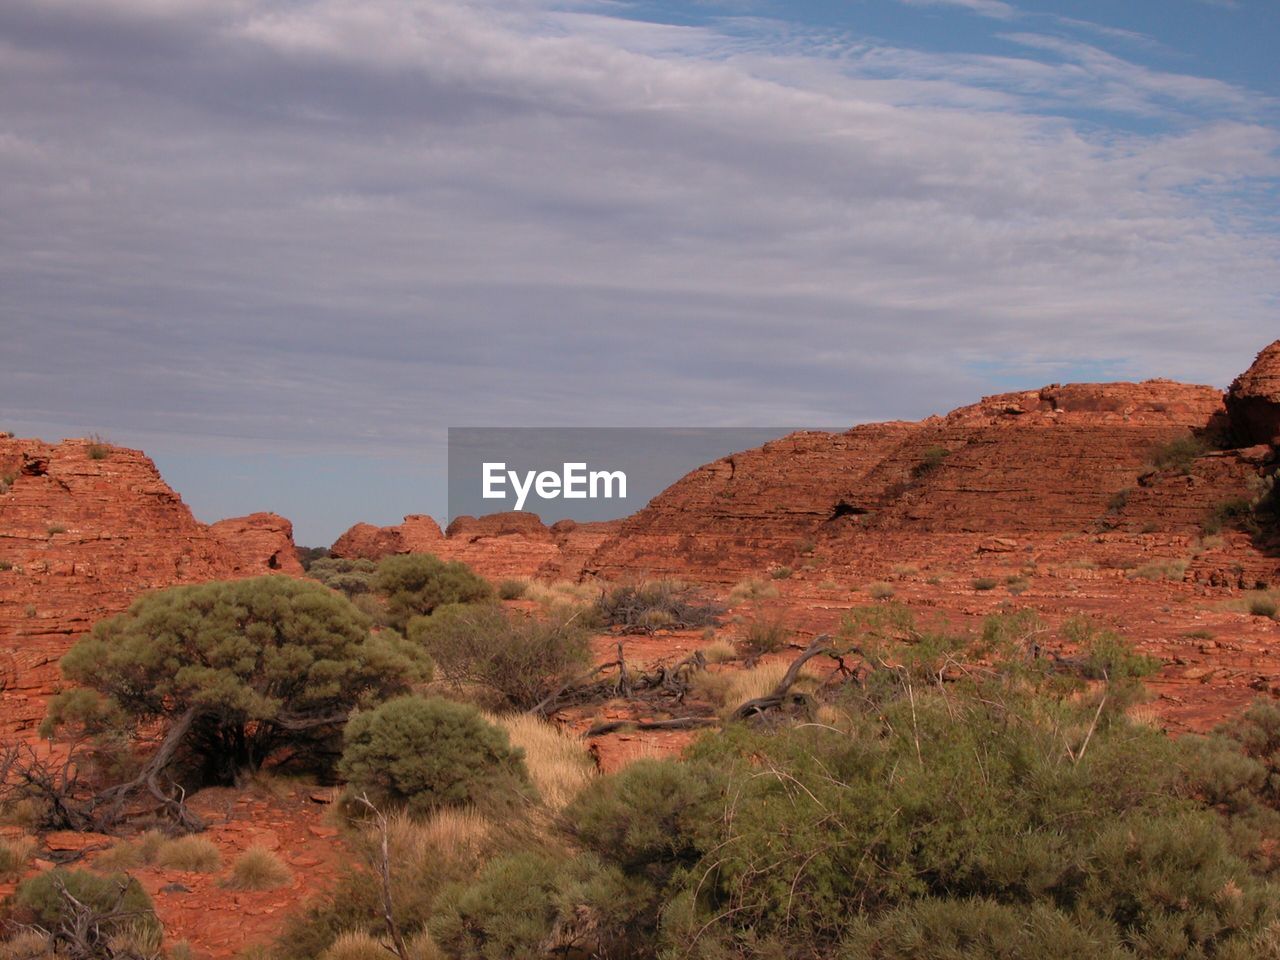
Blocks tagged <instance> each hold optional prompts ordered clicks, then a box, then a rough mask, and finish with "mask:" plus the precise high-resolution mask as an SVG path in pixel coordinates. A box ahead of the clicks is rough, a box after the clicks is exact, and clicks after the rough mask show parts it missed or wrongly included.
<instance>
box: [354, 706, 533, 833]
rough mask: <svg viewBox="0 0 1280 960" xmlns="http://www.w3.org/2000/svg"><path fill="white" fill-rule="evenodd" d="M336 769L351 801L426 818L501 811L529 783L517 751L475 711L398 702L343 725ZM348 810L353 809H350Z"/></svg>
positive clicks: (522, 795) (528, 789)
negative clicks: (441, 812) (444, 811)
mask: <svg viewBox="0 0 1280 960" xmlns="http://www.w3.org/2000/svg"><path fill="white" fill-rule="evenodd" d="M345 744H346V745H345V748H344V749H343V751H342V760H341V761H340V763H339V765H338V769H339V772H340V773H341V774H342V775H343V776H344V777H345V778H346V779H347V780H348V794H349V795H350V796H351V797H352V798H357V797H360V796H361V795H362V794H367V795H368V797H369V799H370V800H371V801H372V802H373V803H374V804H375V805H377V806H379V807H384V806H385V807H396V808H404V809H406V810H408V811H409V812H410V813H413V814H415V815H424V814H427V813H430V812H431V811H433V810H437V809H439V808H441V807H461V806H483V807H504V806H510V805H511V804H512V803H514V802H518V801H520V800H522V799H527V798H529V797H530V796H531V795H532V786H531V785H530V782H529V775H528V772H527V771H526V770H525V766H524V759H523V753H522V751H520V750H518V749H513V748H512V747H511V744H510V741H509V740H508V738H507V734H506V731H505V730H503V729H502V728H501V727H497V726H494V725H493V724H491V723H487V722H486V721H485V720H484V718H483V717H482V716H481V715H480V711H478V710H477V709H476V708H475V707H471V706H468V705H466V704H461V703H454V702H452V701H450V700H444V699H441V698H439V697H432V698H424V697H401V698H400V699H398V700H391V701H389V702H388V703H384V704H383V705H382V706H380V707H378V708H377V709H376V710H371V711H369V712H367V713H360V714H357V715H356V716H355V717H353V718H352V719H351V722H350V723H348V724H347V730H346V736H345ZM353 809H354V808H353Z"/></svg>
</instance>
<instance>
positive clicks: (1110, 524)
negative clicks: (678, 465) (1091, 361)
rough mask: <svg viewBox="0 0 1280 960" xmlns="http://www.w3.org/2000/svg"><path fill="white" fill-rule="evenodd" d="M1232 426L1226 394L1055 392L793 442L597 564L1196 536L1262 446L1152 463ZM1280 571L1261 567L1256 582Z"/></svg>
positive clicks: (740, 460) (694, 486) (600, 569)
mask: <svg viewBox="0 0 1280 960" xmlns="http://www.w3.org/2000/svg"><path fill="white" fill-rule="evenodd" d="M1225 427H1226V408H1225V407H1224V404H1223V396H1222V394H1221V392H1219V391H1218V390H1215V389H1214V388H1212V387H1207V386H1193V385H1186V384H1180V383H1174V382H1172V381H1167V380H1152V381H1146V382H1143V383H1137V384H1132V383H1104V384H1066V385H1053V386H1049V387H1045V388H1043V389H1041V390H1036V391H1024V392H1019V393H1008V394H1000V395H996V396H991V397H986V398H984V399H983V400H981V401H980V402H979V403H976V404H973V405H971V406H967V407H961V408H959V409H957V410H955V411H953V412H951V413H950V414H947V415H946V416H942V417H930V418H928V419H926V420H923V421H919V422H913V423H901V422H897V423H883V424H869V425H864V426H859V427H855V428H853V429H852V430H849V431H848V432H846V433H843V434H827V433H801V434H795V435H792V436H790V437H786V438H784V439H782V440H779V441H775V442H772V443H769V444H765V445H764V446H763V447H760V448H758V449H756V450H749V451H744V452H742V453H739V454H735V455H733V456H731V457H725V458H723V459H721V460H718V461H716V462H715V463H711V464H708V465H706V466H704V467H701V468H699V469H698V470H695V471H693V472H692V473H690V474H689V475H687V476H686V477H684V478H683V479H681V480H680V481H679V482H677V483H675V484H673V485H672V486H671V487H669V488H668V489H667V490H666V491H664V492H663V493H662V494H661V495H659V496H658V497H656V498H654V500H653V501H652V502H651V503H650V504H649V506H648V507H646V508H645V509H643V510H641V511H639V512H638V513H637V514H635V515H634V516H632V517H630V518H628V519H627V520H626V521H624V522H623V523H622V524H621V526H620V527H619V530H618V533H617V535H616V536H614V537H612V538H610V539H609V540H607V541H606V542H605V543H603V544H602V545H601V547H600V548H599V549H598V550H597V551H596V553H595V555H594V556H592V557H591V559H590V560H589V561H588V562H587V564H586V570H588V571H589V572H593V573H597V574H599V575H601V576H604V577H608V578H615V577H619V576H627V575H635V574H637V573H644V574H649V575H667V576H677V577H686V578H695V579H704V580H708V581H716V580H718V581H723V582H728V581H731V580H734V579H737V578H740V577H742V576H743V575H747V574H752V573H761V572H764V571H765V570H768V569H770V568H777V567H778V566H780V565H787V566H793V565H798V564H803V563H805V562H806V557H810V556H811V555H812V554H813V553H814V552H815V551H817V552H818V553H820V554H821V555H822V556H823V557H824V558H826V560H827V562H832V563H836V564H840V563H854V564H861V562H862V561H861V558H864V557H865V555H866V554H867V553H868V551H869V552H871V553H872V554H882V553H885V552H886V551H889V552H892V551H903V550H905V551H906V553H899V556H901V557H902V558H903V561H904V562H906V561H907V560H910V559H912V555H913V554H914V555H917V556H918V555H921V554H924V555H927V554H928V553H929V552H930V551H931V550H933V551H936V550H937V549H939V546H940V542H939V541H938V540H937V538H938V537H939V536H941V535H950V536H955V535H965V537H966V538H977V539H976V540H975V543H978V542H981V540H982V538H983V537H987V538H990V537H1005V538H1008V537H1011V536H1017V535H1035V534H1054V535H1060V534H1070V533H1089V532H1117V533H1121V534H1130V535H1134V536H1137V535H1149V534H1154V533H1165V534H1176V535H1179V536H1183V537H1185V536H1190V535H1193V534H1195V533H1198V532H1199V531H1200V530H1201V528H1202V527H1203V526H1205V525H1206V522H1207V520H1208V518H1210V517H1212V515H1213V514H1214V511H1215V510H1216V509H1218V508H1219V505H1222V504H1228V503H1233V502H1236V501H1240V500H1249V499H1251V498H1252V497H1254V496H1255V495H1256V490H1257V489H1258V484H1259V481H1260V478H1261V477H1262V475H1263V474H1264V473H1265V472H1266V470H1267V466H1266V462H1267V456H1265V451H1260V450H1259V449H1252V450H1250V449H1245V450H1228V451H1211V452H1208V453H1206V454H1205V455H1203V456H1200V457H1197V458H1195V459H1194V462H1193V463H1191V464H1190V465H1189V467H1188V468H1187V469H1186V470H1185V471H1184V470H1181V469H1166V470H1155V469H1153V467H1152V461H1153V459H1155V458H1156V455H1157V453H1158V452H1159V451H1160V450H1161V449H1162V448H1163V447H1165V446H1166V445H1167V444H1169V443H1170V442H1171V441H1176V440H1179V439H1185V438H1188V437H1190V436H1198V437H1202V438H1205V443H1206V444H1207V443H1208V442H1209V440H1210V439H1211V438H1215V437H1218V436H1220V435H1223V434H1224V433H1225ZM927 537H932V538H934V540H933V544H932V546H931V545H930V544H929V543H928V542H926V539H925V538H927ZM906 541H910V545H908V543H907V542H906ZM966 549H969V548H968V547H966ZM974 549H976V547H974ZM1274 567H1275V564H1274V562H1272V561H1265V562H1262V563H1260V564H1255V565H1253V566H1250V567H1249V571H1250V572H1249V577H1254V575H1255V574H1257V576H1256V577H1255V579H1260V580H1264V581H1265V580H1267V579H1269V578H1270V577H1269V576H1268V574H1267V571H1268V570H1274ZM1255 568H1256V569H1255ZM1243 576H1244V575H1243V574H1242V577H1243Z"/></svg>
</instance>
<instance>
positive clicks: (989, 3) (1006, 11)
mask: <svg viewBox="0 0 1280 960" xmlns="http://www.w3.org/2000/svg"><path fill="white" fill-rule="evenodd" d="M899 2H900V3H905V4H907V5H908V6H912V7H960V8H962V9H964V10H968V11H969V12H971V13H976V14H979V15H980V16H983V17H993V18H995V19H997V20H1012V19H1013V18H1015V17H1017V16H1018V15H1019V13H1018V8H1017V7H1015V6H1014V5H1013V4H1011V3H1005V2H1004V0H899Z"/></svg>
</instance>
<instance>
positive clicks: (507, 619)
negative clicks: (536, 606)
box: [409, 604, 590, 710]
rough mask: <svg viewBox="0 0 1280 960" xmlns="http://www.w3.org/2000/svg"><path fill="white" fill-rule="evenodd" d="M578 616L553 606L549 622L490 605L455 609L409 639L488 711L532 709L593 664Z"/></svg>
mask: <svg viewBox="0 0 1280 960" xmlns="http://www.w3.org/2000/svg"><path fill="white" fill-rule="evenodd" d="M579 620H580V618H579V617H578V615H577V613H576V612H574V611H571V610H568V609H566V608H565V607H564V606H557V607H553V608H552V609H551V611H550V612H549V613H548V614H547V615H546V617H545V618H539V617H533V616H526V615H525V614H522V613H508V612H507V611H506V610H503V609H502V608H501V607H499V606H496V605H491V604H474V605H468V604H451V605H448V606H444V607H440V608H439V609H437V610H436V612H435V613H433V614H432V615H431V616H429V617H416V618H415V619H414V620H412V621H411V622H410V624H409V639H410V640H411V641H412V642H414V643H416V644H420V645H421V647H422V649H423V650H425V652H426V653H427V654H429V655H430V656H431V658H432V660H433V661H434V663H435V665H436V669H437V670H438V671H439V674H440V677H441V678H442V679H444V680H445V681H447V682H448V683H450V684H452V685H453V686H454V687H455V688H456V689H457V690H459V691H460V692H467V691H468V690H474V689H476V688H478V689H479V690H480V691H482V692H483V693H484V694H485V695H486V698H487V699H488V700H489V701H491V702H490V703H489V704H487V705H490V706H494V707H500V708H513V709H517V710H528V709H530V708H532V707H534V706H536V705H537V704H538V703H540V702H541V701H542V700H543V699H544V698H546V697H547V696H548V695H549V694H551V693H553V692H554V691H555V690H557V689H558V688H559V687H560V686H561V685H563V684H564V683H565V682H566V681H568V680H570V679H571V678H573V677H574V676H576V675H578V674H580V673H581V672H582V671H583V670H584V669H585V668H586V667H587V666H588V665H589V663H590V647H589V644H588V641H589V639H590V638H589V636H588V634H587V631H586V630H585V629H583V628H582V626H581V625H580V623H579Z"/></svg>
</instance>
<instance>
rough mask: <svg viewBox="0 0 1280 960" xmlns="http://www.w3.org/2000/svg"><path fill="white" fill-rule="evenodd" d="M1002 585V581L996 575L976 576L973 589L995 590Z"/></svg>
mask: <svg viewBox="0 0 1280 960" xmlns="http://www.w3.org/2000/svg"><path fill="white" fill-rule="evenodd" d="M998 586H1000V581H999V580H997V579H996V578H995V577H975V578H974V580H973V589H975V590H994V589H995V588H996V587H998Z"/></svg>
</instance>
